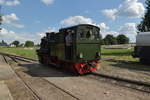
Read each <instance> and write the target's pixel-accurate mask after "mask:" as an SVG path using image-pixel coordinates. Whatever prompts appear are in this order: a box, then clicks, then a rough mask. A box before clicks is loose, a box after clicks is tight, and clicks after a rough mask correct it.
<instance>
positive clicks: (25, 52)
mask: <svg viewBox="0 0 150 100" xmlns="http://www.w3.org/2000/svg"><path fill="white" fill-rule="evenodd" d="M36 49H37V47H33V48H23V47H17V48H16V47H13V48H9V47H0V52H4V53H10V54H16V55H19V56H24V57H29V58H33V59H37V55H36Z"/></svg>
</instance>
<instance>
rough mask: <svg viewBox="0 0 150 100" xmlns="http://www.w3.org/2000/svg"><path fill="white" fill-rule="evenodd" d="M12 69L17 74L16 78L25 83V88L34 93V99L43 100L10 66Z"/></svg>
mask: <svg viewBox="0 0 150 100" xmlns="http://www.w3.org/2000/svg"><path fill="white" fill-rule="evenodd" d="M3 58H4V60H5V62H6V63H7V64H9V63H8V61H7V59H6V56H3ZM10 67H11V69H12V70H13V71H14V72H15V74H16V76H17V77H18V78H19V79H20V80H21V81H22V82H23V84H24V86H25V87H26V88H27V89H28V90H29V91H30V93H32V95H33V96H34V98H35V99H36V100H41V98H40V96H39V95H38V94H37V93H36V91H35V90H33V89H32V88H31V87H30V86H29V85H28V84H27V83H26V82H25V81H24V80H23V79H22V78H21V77H20V75H19V74H18V73H16V71H15V70H14V68H13V67H12V66H11V65H10Z"/></svg>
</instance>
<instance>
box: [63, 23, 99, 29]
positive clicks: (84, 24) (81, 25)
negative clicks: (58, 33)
mask: <svg viewBox="0 0 150 100" xmlns="http://www.w3.org/2000/svg"><path fill="white" fill-rule="evenodd" d="M78 26H91V27H96V28H98V29H99V30H100V28H99V27H98V26H95V25H92V24H78V25H74V26H70V27H66V28H61V29H60V30H67V29H70V28H75V27H78Z"/></svg>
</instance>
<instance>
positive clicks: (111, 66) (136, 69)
mask: <svg viewBox="0 0 150 100" xmlns="http://www.w3.org/2000/svg"><path fill="white" fill-rule="evenodd" d="M97 73H102V74H106V75H110V76H116V77H121V78H127V79H131V80H137V81H143V82H148V83H150V66H148V65H141V64H138V63H133V62H125V61H117V60H112V61H111V60H110V61H103V62H102V69H100V70H99V71H97Z"/></svg>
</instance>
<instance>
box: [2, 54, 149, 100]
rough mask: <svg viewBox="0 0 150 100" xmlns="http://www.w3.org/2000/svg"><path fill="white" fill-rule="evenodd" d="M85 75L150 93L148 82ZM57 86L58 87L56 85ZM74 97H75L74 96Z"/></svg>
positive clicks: (14, 57)
mask: <svg viewBox="0 0 150 100" xmlns="http://www.w3.org/2000/svg"><path fill="white" fill-rule="evenodd" d="M0 54H2V55H5V56H9V57H11V58H12V59H14V61H15V59H17V60H21V61H25V62H31V63H32V62H37V60H34V59H30V58H25V57H20V56H16V55H9V54H6V53H4V54H3V53H0ZM86 76H87V77H89V78H92V79H96V80H98V81H101V82H108V83H112V84H116V85H119V86H123V87H127V88H131V89H134V90H138V91H141V92H146V93H150V83H146V82H141V81H136V80H129V79H125V78H120V77H114V76H109V75H104V74H100V73H96V72H93V73H91V74H89V75H86ZM50 84H52V83H50ZM53 85H54V84H53ZM55 87H57V86H55ZM57 88H59V87H57ZM60 89H61V88H60ZM62 91H63V90H62ZM64 92H66V93H67V91H64ZM69 95H71V94H69ZM71 96H73V95H71ZM74 98H76V97H74Z"/></svg>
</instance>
